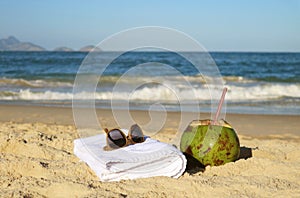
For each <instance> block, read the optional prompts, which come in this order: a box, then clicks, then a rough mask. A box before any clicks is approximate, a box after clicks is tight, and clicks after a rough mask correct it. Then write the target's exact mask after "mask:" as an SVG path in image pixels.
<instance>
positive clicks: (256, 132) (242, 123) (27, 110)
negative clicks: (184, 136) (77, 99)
mask: <svg viewBox="0 0 300 198" xmlns="http://www.w3.org/2000/svg"><path fill="white" fill-rule="evenodd" d="M0 109H1V114H0V122H16V123H44V124H59V125H72V126H75V124H74V120H73V112H72V108H69V107H43V106H31V105H1V104H0ZM119 111H120V112H124V110H119ZM96 113H97V117H98V119H99V122H100V123H101V126H102V125H103V126H104V127H117V126H118V125H117V123H116V122H115V121H114V117H113V115H112V112H111V110H109V109H96ZM130 113H131V114H132V115H133V117H134V118H136V121H137V122H141V123H147V122H149V119H150V117H149V115H148V112H147V111H142V110H133V111H130ZM167 115H168V119H167V120H166V124H165V126H164V128H169V129H171V130H176V129H177V128H176V127H178V122H179V121H180V112H167ZM200 117H201V119H208V118H210V113H201V114H200ZM299 120H300V116H298V115H259V114H232V113H227V114H226V121H228V122H229V123H230V124H231V125H232V126H233V128H234V129H235V130H236V131H237V133H238V134H242V135H250V136H257V137H263V136H267V135H277V134H292V135H297V136H300V131H299V130H298V129H299V128H300V122H299Z"/></svg>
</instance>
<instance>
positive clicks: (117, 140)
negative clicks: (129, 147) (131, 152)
mask: <svg viewBox="0 0 300 198" xmlns="http://www.w3.org/2000/svg"><path fill="white" fill-rule="evenodd" d="M107 143H108V145H109V146H110V147H112V148H118V147H122V146H124V145H125V144H126V137H125V136H124V135H123V133H122V132H121V131H119V130H112V131H110V132H109V133H108V134H107Z"/></svg>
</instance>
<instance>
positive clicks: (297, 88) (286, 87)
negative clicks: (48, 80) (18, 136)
mask: <svg viewBox="0 0 300 198" xmlns="http://www.w3.org/2000/svg"><path fill="white" fill-rule="evenodd" d="M227 87H228V88H229V91H228V94H227V95H226V100H227V101H248V100H257V101H260V100H271V99H278V98H282V97H289V98H300V84H271V83H269V84H264V85H253V86H236V85H227ZM217 91H218V92H219V89H216V90H214V89H212V90H208V88H207V87H206V86H205V85H202V86H200V87H196V88H190V87H189V88H187V87H180V86H177V87H173V88H172V89H171V88H168V87H166V86H163V85H157V86H153V87H143V88H140V89H137V90H133V91H119V92H111V91H99V92H96V93H87V92H84V91H83V92H80V93H77V94H76V97H75V98H76V99H81V100H85V99H96V100H111V99H114V100H128V99H129V100H130V101H165V102H168V101H169V102H177V101H181V100H185V101H195V100H199V101H201V100H210V99H211V95H210V94H211V93H213V92H217ZM0 99H1V100H72V99H73V93H72V92H71V91H69V92H58V91H49V90H48V91H44V92H40V91H36V90H34V89H21V90H19V91H2V92H0Z"/></svg>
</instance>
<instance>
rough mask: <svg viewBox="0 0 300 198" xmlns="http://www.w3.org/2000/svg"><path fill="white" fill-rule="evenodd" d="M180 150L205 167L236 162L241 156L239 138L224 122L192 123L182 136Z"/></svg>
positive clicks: (201, 121)
mask: <svg viewBox="0 0 300 198" xmlns="http://www.w3.org/2000/svg"><path fill="white" fill-rule="evenodd" d="M180 150H181V151H182V152H183V153H186V154H188V155H191V156H193V157H194V158H195V159H197V160H198V161H199V162H200V163H201V164H203V165H204V166H207V165H210V166H219V165H223V164H225V163H228V162H234V161H235V160H237V159H238V157H239V154H240V143H239V139H238V136H237V134H236V132H235V131H234V129H233V128H232V127H231V125H230V124H229V123H227V122H226V121H224V120H221V121H218V122H215V123H214V124H212V121H211V120H195V121H192V122H191V123H190V124H189V126H188V127H187V128H186V129H185V131H184V133H183V134H182V137H181V141H180Z"/></svg>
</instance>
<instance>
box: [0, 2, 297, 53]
mask: <svg viewBox="0 0 300 198" xmlns="http://www.w3.org/2000/svg"><path fill="white" fill-rule="evenodd" d="M148 25H155V26H165V27H170V28H175V29H178V30H180V31H183V32H185V33H187V34H189V35H190V36H192V37H193V38H195V39H196V40H197V41H198V42H200V43H201V44H202V45H203V46H204V47H205V48H206V49H208V50H210V51H298V52H300V0H289V1H285V0H281V1H278V0H263V1H261V0H252V1H243V0H239V1H238V0H236V1H230V0H228V1H222V2H221V1H217V0H211V1H209V0H207V1H176V0H173V1H171V0H165V1H162V0H160V1H159V0H152V1H141V0H140V1H138V0H127V1H121V0H119V1H117V0H109V1H101V0H98V1H96V0H89V1H84V0H73V1H71V0H69V1H58V0H52V1H38V0H27V1H17V0H1V1H0V38H3V37H7V36H9V35H14V36H16V37H17V38H19V39H20V40H22V41H31V42H33V43H36V44H39V45H41V46H43V47H46V48H47V49H53V48H55V47H58V46H68V47H71V48H74V49H78V48H80V47H82V46H84V45H88V44H94V45H96V44H97V43H99V42H100V41H101V40H102V39H104V38H106V37H107V36H110V35H111V34H114V33H117V32H119V31H121V30H124V29H128V28H132V27H138V26H148Z"/></svg>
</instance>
